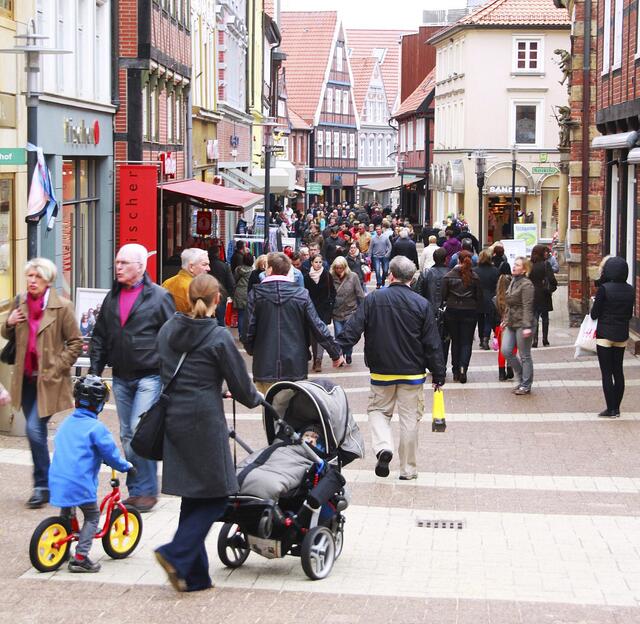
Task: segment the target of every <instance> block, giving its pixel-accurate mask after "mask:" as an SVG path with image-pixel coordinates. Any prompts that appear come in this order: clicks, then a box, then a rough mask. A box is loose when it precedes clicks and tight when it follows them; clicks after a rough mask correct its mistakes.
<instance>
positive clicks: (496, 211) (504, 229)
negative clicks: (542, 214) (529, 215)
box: [487, 195, 526, 245]
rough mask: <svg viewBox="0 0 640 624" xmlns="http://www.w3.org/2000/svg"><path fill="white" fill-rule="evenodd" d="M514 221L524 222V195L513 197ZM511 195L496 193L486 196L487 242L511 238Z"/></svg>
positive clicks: (490, 243)
mask: <svg viewBox="0 0 640 624" xmlns="http://www.w3.org/2000/svg"><path fill="white" fill-rule="evenodd" d="M514 207H515V220H516V223H525V222H526V212H525V201H524V197H518V196H517V195H516V198H515V206H514ZM512 212H514V211H512V209H511V196H506V195H497V196H494V195H492V196H489V197H488V198H487V243H488V244H489V245H492V244H493V243H495V242H496V241H499V240H502V239H508V238H511V219H512Z"/></svg>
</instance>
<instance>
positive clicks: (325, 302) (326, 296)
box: [304, 269, 336, 325]
mask: <svg viewBox="0 0 640 624" xmlns="http://www.w3.org/2000/svg"><path fill="white" fill-rule="evenodd" d="M304 287H305V288H306V289H307V290H308V291H309V297H311V301H313V305H314V306H315V308H316V312H317V313H318V316H319V317H320V319H321V320H322V322H323V323H325V324H326V325H329V324H330V323H331V316H332V314H333V304H334V302H335V300H336V289H335V288H334V286H333V278H332V277H331V273H329V271H327V269H323V270H322V274H321V275H320V279H319V280H318V283H317V284H316V283H315V282H314V281H313V280H312V279H311V277H310V276H309V274H308V273H305V274H304Z"/></svg>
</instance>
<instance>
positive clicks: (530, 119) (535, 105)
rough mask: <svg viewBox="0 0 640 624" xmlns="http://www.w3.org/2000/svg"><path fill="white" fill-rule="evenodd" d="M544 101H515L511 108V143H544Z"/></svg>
mask: <svg viewBox="0 0 640 624" xmlns="http://www.w3.org/2000/svg"><path fill="white" fill-rule="evenodd" d="M541 118H542V101H540V100H531V101H514V102H512V108H511V119H512V132H511V141H510V142H511V143H516V144H517V145H523V146H535V145H540V144H541V143H542V134H543V131H544V128H543V124H542V119H541Z"/></svg>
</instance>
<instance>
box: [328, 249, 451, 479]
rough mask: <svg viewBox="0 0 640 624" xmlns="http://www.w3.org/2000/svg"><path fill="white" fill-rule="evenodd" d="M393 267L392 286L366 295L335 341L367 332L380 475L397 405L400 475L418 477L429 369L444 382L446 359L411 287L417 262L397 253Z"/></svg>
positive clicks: (347, 344) (425, 305)
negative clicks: (421, 428) (421, 427)
mask: <svg viewBox="0 0 640 624" xmlns="http://www.w3.org/2000/svg"><path fill="white" fill-rule="evenodd" d="M389 269H390V284H389V287H388V288H384V289H382V290H377V291H375V292H372V293H370V294H369V295H367V296H366V297H365V299H364V301H363V302H362V304H361V305H360V306H359V307H358V309H357V310H356V312H355V313H354V314H353V315H352V316H351V317H350V318H349V320H348V321H347V323H346V325H345V327H344V329H343V331H342V333H341V334H340V335H339V336H338V338H337V341H338V344H339V345H340V346H341V347H342V348H343V349H348V348H351V347H353V346H354V345H355V344H357V343H358V341H359V340H360V337H361V336H362V334H363V333H364V339H365V345H364V354H365V362H366V364H367V366H368V367H369V370H370V375H371V385H370V389H369V403H368V407H367V414H368V419H369V425H370V427H371V439H372V445H373V450H374V452H375V454H376V457H377V463H376V468H375V473H376V475H377V476H379V477H387V476H389V464H390V463H391V461H392V459H393V452H394V449H395V447H394V441H393V435H392V432H391V418H392V416H393V412H394V409H396V407H397V409H398V415H399V417H400V441H399V446H398V455H399V460H400V479H402V480H411V479H416V478H417V477H418V465H417V449H418V425H419V423H420V420H421V419H422V416H423V414H424V384H425V381H426V369H429V370H430V371H431V376H432V381H433V383H434V385H436V386H441V385H443V384H444V380H445V364H444V359H443V357H442V347H441V344H440V336H439V334H438V329H437V326H436V320H435V316H434V313H433V309H432V307H431V304H430V303H429V302H428V301H427V300H426V299H425V298H424V297H422V296H421V295H419V294H418V293H415V292H414V291H413V290H411V288H410V287H409V283H410V282H411V279H412V278H413V274H414V273H415V266H414V264H413V262H412V261H411V260H409V259H408V258H405V257H404V256H398V257H397V258H394V259H393V260H392V261H391V263H390V267H389Z"/></svg>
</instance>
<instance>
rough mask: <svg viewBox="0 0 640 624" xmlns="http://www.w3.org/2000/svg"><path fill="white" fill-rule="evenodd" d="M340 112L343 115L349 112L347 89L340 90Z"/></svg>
mask: <svg viewBox="0 0 640 624" xmlns="http://www.w3.org/2000/svg"><path fill="white" fill-rule="evenodd" d="M342 114H343V115H348V114H349V92H348V91H343V92H342Z"/></svg>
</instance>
